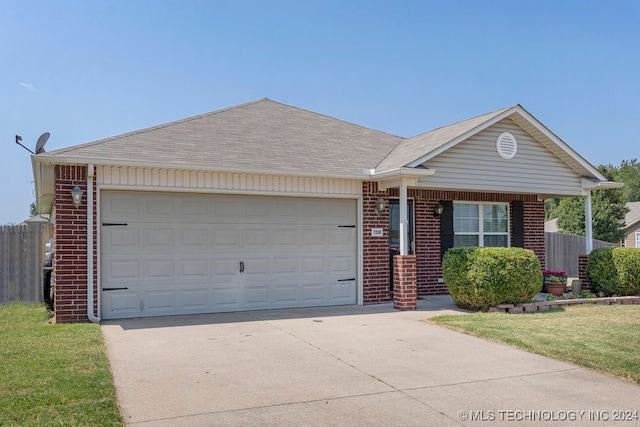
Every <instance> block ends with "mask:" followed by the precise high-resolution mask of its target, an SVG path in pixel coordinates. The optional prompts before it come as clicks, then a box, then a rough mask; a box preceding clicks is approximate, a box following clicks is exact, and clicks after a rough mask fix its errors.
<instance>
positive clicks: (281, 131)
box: [44, 98, 402, 177]
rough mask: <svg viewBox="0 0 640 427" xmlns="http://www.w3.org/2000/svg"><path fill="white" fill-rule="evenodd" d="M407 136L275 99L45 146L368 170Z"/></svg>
mask: <svg viewBox="0 0 640 427" xmlns="http://www.w3.org/2000/svg"><path fill="white" fill-rule="evenodd" d="M401 141H402V138H401V137H399V136H395V135H390V134H388V133H384V132H380V131H376V130H372V129H368V128H365V127H362V126H358V125H355V124H351V123H348V122H345V121H342V120H338V119H335V118H332V117H328V116H325V115H322V114H318V113H313V112H310V111H307V110H303V109H300V108H296V107H291V106H288V105H284V104H281V103H278V102H274V101H272V100H269V99H266V98H265V99H261V100H258V101H254V102H250V103H247V104H242V105H239V106H236V107H231V108H226V109H223V110H218V111H214V112H212V113H207V114H202V115H199V116H195V117H191V118H187V119H184V120H179V121H176V122H172V123H167V124H164V125H160V126H155V127H152V128H148V129H143V130H139V131H135V132H131V133H127V134H124V135H119V136H114V137H111V138H107V139H102V140H99V141H95V142H90V143H87V144H82V145H76V146H73V147H69V148H64V149H60V150H56V151H51V152H47V153H44V155H47V156H53V157H61V158H65V159H67V160H68V159H73V158H77V159H82V160H83V161H85V162H87V161H93V162H94V163H95V164H113V165H118V164H122V163H123V161H125V160H126V161H130V162H131V161H133V162H135V161H139V162H144V163H145V164H157V165H164V166H165V167H166V166H168V165H172V166H173V167H187V168H198V167H202V168H206V169H220V170H228V171H256V172H258V171H263V172H265V171H269V172H273V173H285V174H286V173H294V174H300V173H304V174H309V175H322V176H347V177H348V176H354V177H362V175H363V172H362V171H363V169H371V168H374V167H375V166H376V165H377V164H378V163H379V162H380V160H381V159H382V158H384V156H386V155H387V154H388V153H389V152H390V151H391V150H392V149H393V148H395V147H396V146H397V145H398V144H399V143H400V142H401Z"/></svg>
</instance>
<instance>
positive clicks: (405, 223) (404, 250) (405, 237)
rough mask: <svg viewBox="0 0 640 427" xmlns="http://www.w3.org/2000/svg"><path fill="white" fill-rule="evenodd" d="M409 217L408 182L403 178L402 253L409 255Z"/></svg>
mask: <svg viewBox="0 0 640 427" xmlns="http://www.w3.org/2000/svg"><path fill="white" fill-rule="evenodd" d="M408 228H409V218H408V213H407V183H406V182H405V181H404V180H402V181H401V183H400V255H403V256H404V255H407V254H408V253H409V250H408V240H409V239H408V235H407V231H408Z"/></svg>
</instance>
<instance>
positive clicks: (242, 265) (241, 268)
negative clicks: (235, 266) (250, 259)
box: [240, 261, 244, 273]
mask: <svg viewBox="0 0 640 427" xmlns="http://www.w3.org/2000/svg"><path fill="white" fill-rule="evenodd" d="M240 273H244V261H240Z"/></svg>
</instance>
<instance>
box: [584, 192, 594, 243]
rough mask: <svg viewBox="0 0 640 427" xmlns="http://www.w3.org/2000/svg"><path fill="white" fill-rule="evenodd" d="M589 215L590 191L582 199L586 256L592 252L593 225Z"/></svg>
mask: <svg viewBox="0 0 640 427" xmlns="http://www.w3.org/2000/svg"><path fill="white" fill-rule="evenodd" d="M591 215H592V214H591V191H589V192H587V195H586V196H585V198H584V227H585V230H584V234H585V240H586V251H587V255H589V254H590V253H591V251H592V250H593V225H592V219H591Z"/></svg>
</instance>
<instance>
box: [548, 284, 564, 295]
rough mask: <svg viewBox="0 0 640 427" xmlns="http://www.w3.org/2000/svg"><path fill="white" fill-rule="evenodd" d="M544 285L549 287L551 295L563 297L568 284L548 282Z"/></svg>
mask: <svg viewBox="0 0 640 427" xmlns="http://www.w3.org/2000/svg"><path fill="white" fill-rule="evenodd" d="M544 286H545V288H547V292H549V293H550V294H551V295H554V296H557V297H561V296H562V295H564V290H565V288H566V287H567V284H566V283H551V282H546V283H545V284H544Z"/></svg>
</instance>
